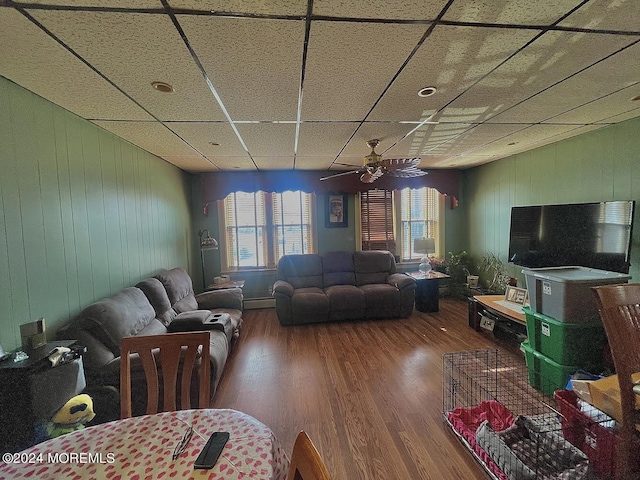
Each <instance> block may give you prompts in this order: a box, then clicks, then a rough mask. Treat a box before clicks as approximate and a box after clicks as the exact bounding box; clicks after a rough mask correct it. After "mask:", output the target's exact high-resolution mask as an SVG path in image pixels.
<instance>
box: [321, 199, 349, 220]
mask: <svg viewBox="0 0 640 480" xmlns="http://www.w3.org/2000/svg"><path fill="white" fill-rule="evenodd" d="M324 211H325V219H324V226H325V227H346V226H347V196H346V195H342V194H341V195H335V194H328V195H327V202H326V205H325V208H324Z"/></svg>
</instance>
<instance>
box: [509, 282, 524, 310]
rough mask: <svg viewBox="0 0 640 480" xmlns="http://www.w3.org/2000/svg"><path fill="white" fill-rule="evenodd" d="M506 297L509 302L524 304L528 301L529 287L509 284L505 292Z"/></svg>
mask: <svg viewBox="0 0 640 480" xmlns="http://www.w3.org/2000/svg"><path fill="white" fill-rule="evenodd" d="M504 299H505V300H506V301H508V302H512V303H517V304H518V305H524V304H525V303H527V289H526V288H518V287H512V286H511V285H509V286H507V289H506V290H505V292H504Z"/></svg>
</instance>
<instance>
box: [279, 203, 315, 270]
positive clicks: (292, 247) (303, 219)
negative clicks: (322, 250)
mask: <svg viewBox="0 0 640 480" xmlns="http://www.w3.org/2000/svg"><path fill="white" fill-rule="evenodd" d="M272 202H273V224H274V247H275V262H276V263H277V262H278V260H280V257H282V256H283V255H290V254H294V253H309V252H310V251H311V231H312V228H311V195H310V194H308V193H304V192H284V193H282V194H273V195H272Z"/></svg>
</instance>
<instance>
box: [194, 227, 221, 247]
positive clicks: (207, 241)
mask: <svg viewBox="0 0 640 480" xmlns="http://www.w3.org/2000/svg"><path fill="white" fill-rule="evenodd" d="M205 233H206V237H205V236H204V235H205ZM198 235H199V236H200V250H201V251H205V250H217V249H218V241H217V240H216V239H215V238H213V237H212V236H210V235H209V230H201V231H200V232H198Z"/></svg>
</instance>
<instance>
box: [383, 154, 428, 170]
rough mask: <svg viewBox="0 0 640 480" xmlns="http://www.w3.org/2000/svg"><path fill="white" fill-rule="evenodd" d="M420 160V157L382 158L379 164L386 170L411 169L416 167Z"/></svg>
mask: <svg viewBox="0 0 640 480" xmlns="http://www.w3.org/2000/svg"><path fill="white" fill-rule="evenodd" d="M421 160H422V159H421V158H420V157H415V158H384V159H382V161H381V164H382V166H383V167H384V168H386V169H387V170H394V169H397V168H412V167H417V166H418V165H419V164H420V161H421Z"/></svg>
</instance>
